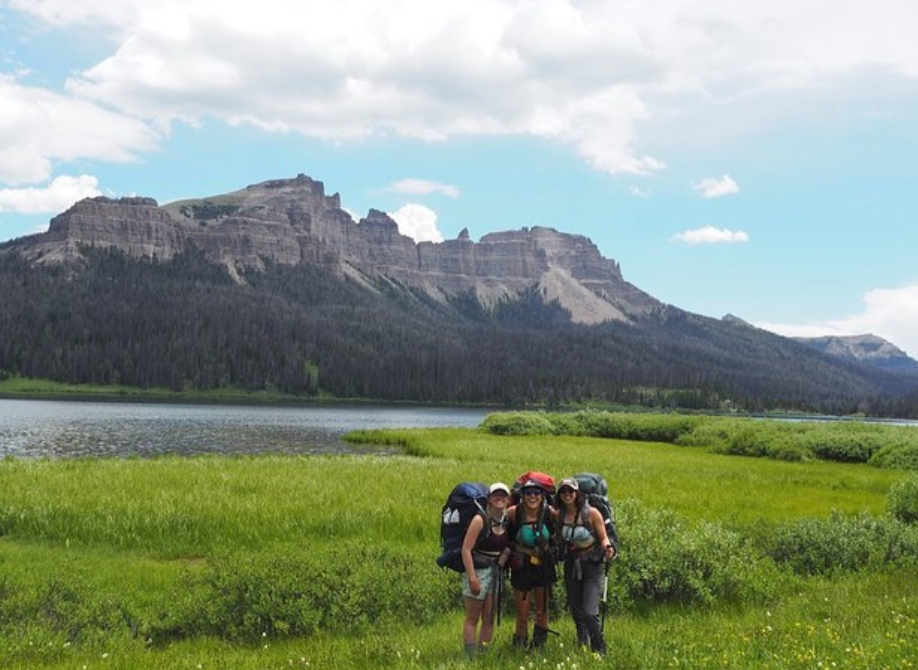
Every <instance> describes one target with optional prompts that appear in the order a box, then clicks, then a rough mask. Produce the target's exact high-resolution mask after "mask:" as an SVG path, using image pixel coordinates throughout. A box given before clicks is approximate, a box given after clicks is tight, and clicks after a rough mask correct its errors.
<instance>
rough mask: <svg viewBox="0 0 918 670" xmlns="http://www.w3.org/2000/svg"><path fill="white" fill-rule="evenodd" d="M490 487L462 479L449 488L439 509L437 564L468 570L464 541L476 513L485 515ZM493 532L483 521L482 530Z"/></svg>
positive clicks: (442, 566)
mask: <svg viewBox="0 0 918 670" xmlns="http://www.w3.org/2000/svg"><path fill="white" fill-rule="evenodd" d="M487 505H488V487H487V485H485V484H482V483H481V482H462V483H461V484H457V485H456V486H455V488H453V490H452V491H451V492H450V494H449V497H448V498H447V499H446V502H445V503H444V504H443V509H442V510H441V513H440V550H441V553H440V556H439V557H437V565H439V566H440V567H441V568H449V569H450V570H455V571H456V572H465V566H464V565H463V564H462V542H463V541H464V540H465V533H466V531H467V530H468V528H469V524H470V523H471V522H472V519H474V518H475V515H477V514H481V515H482V516H484V515H485V509H486V508H487ZM488 532H490V524H487V523H486V524H484V529H483V531H482V533H488Z"/></svg>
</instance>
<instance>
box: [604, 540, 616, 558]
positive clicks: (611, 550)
mask: <svg viewBox="0 0 918 670" xmlns="http://www.w3.org/2000/svg"><path fill="white" fill-rule="evenodd" d="M605 555H606V560H607V561H611V560H612V559H613V558H615V547H613V546H612V545H611V544H607V545H606V552H605Z"/></svg>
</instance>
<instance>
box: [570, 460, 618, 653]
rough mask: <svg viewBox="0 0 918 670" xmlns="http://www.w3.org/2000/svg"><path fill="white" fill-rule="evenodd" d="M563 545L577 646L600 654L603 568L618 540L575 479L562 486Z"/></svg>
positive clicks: (613, 552) (602, 647)
mask: <svg viewBox="0 0 918 670" xmlns="http://www.w3.org/2000/svg"><path fill="white" fill-rule="evenodd" d="M558 501H559V505H558V507H559V510H558V513H559V517H560V520H561V525H560V528H561V544H562V547H564V552H563V555H564V586H565V588H566V590H567V605H568V608H569V609H570V611H571V616H572V617H573V618H574V625H575V626H576V627H577V642H578V644H580V645H582V646H586V645H587V644H589V645H590V648H591V649H592V650H593V651H595V652H597V653H600V654H604V653H605V652H606V642H605V640H604V639H603V635H602V625H601V624H600V620H599V603H600V600H601V599H602V582H603V569H604V566H603V564H604V563H605V561H608V560H611V559H612V558H613V557H614V556H615V544H614V538H610V537H609V535H608V533H607V532H606V525H605V522H604V520H603V518H602V514H601V513H600V512H599V510H598V509H596V508H595V507H591V506H590V505H589V504H588V503H587V501H586V498H585V497H584V496H583V495H582V494H581V492H580V485H579V483H578V482H577V480H576V479H574V478H573V477H571V478H569V479H564V480H562V481H561V484H560V485H559V486H558Z"/></svg>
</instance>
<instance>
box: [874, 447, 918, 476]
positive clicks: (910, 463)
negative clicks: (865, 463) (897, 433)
mask: <svg viewBox="0 0 918 670" xmlns="http://www.w3.org/2000/svg"><path fill="white" fill-rule="evenodd" d="M869 462H870V465H873V466H875V467H878V468H887V469H891V470H912V471H915V472H918V444H890V445H887V446H885V447H883V448H882V449H880V450H879V451H878V452H876V453H875V454H874V455H873V456H872V457H871V458H870V461H869Z"/></svg>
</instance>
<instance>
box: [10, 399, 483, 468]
mask: <svg viewBox="0 0 918 670" xmlns="http://www.w3.org/2000/svg"><path fill="white" fill-rule="evenodd" d="M488 411H489V410H485V409H466V408H436V407H420V408H419V407H392V406H385V407H384V406H362V405H361V406H356V405H335V406H324V405H323V406H317V407H266V406H248V405H245V406H243V405H178V404H165V403H162V404H160V403H129V402H83V401H50V400H4V399H0V458H2V457H5V456H15V457H27V458H35V457H53V458H66V457H74V456H122V457H126V456H140V457H150V456H159V455H163V454H183V455H192V454H259V453H285V454H321V453H340V452H343V451H367V450H368V449H369V450H372V448H365V447H353V446H350V445H347V444H346V443H344V442H342V441H341V436H342V435H343V434H344V433H346V432H348V431H351V430H356V429H361V428H430V427H449V426H456V427H475V426H478V425H479V424H480V423H481V422H482V420H483V419H484V417H485V416H486V415H487V413H488Z"/></svg>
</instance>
